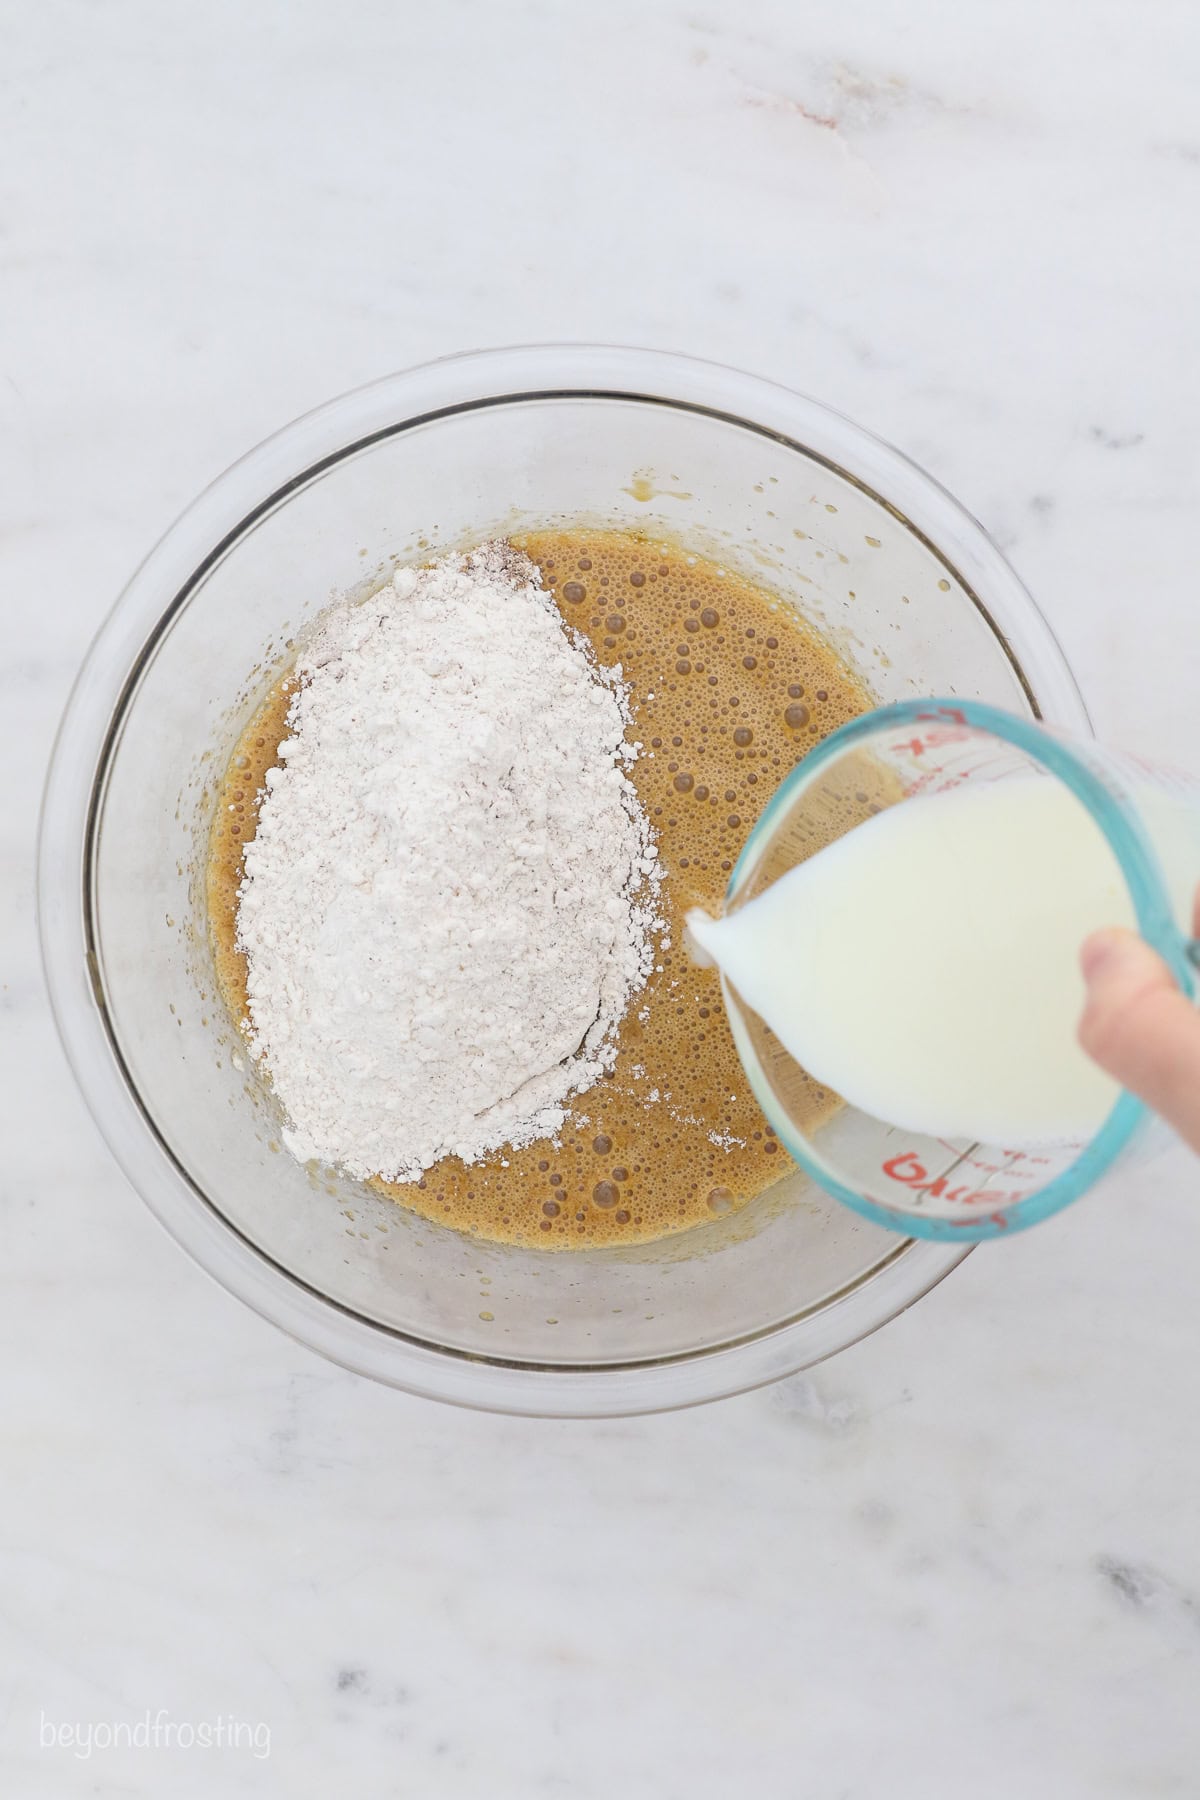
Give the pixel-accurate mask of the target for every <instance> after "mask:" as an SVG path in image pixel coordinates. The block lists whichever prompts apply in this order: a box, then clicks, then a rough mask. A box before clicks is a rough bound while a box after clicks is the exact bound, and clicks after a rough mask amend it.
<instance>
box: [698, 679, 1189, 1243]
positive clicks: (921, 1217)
mask: <svg viewBox="0 0 1200 1800" xmlns="http://www.w3.org/2000/svg"><path fill="white" fill-rule="evenodd" d="M1031 776H1037V777H1040V778H1041V779H1048V780H1052V781H1058V782H1061V783H1063V784H1064V785H1065V787H1066V788H1067V789H1068V790H1069V791H1070V793H1071V794H1072V795H1073V796H1074V798H1075V800H1076V801H1077V802H1078V803H1079V804H1080V805H1081V806H1082V807H1084V808H1086V809H1087V811H1088V812H1089V813H1090V814H1091V816H1092V818H1093V819H1094V821H1095V823H1096V824H1097V825H1098V826H1099V828H1100V830H1101V831H1102V832H1103V833H1104V836H1105V838H1106V839H1107V840H1108V844H1109V846H1110V848H1111V849H1112V851H1113V854H1114V856H1115V858H1116V861H1117V864H1118V867H1119V869H1120V873H1121V877H1122V879H1123V880H1124V882H1125V884H1126V887H1127V889H1128V894H1129V900H1130V909H1131V912H1132V914H1133V917H1134V918H1135V919H1136V922H1137V927H1138V930H1139V931H1140V933H1141V935H1142V937H1143V938H1144V939H1145V940H1146V942H1147V943H1148V944H1149V945H1150V946H1151V947H1152V948H1153V949H1154V950H1156V951H1157V952H1158V953H1159V955H1160V956H1161V957H1162V958H1163V959H1164V961H1165V962H1166V963H1167V965H1168V967H1169V968H1170V970H1171V972H1172V974H1173V975H1174V977H1175V979H1176V981H1177V982H1178V984H1179V986H1180V987H1181V989H1182V990H1183V991H1184V992H1185V993H1186V994H1187V995H1188V996H1189V997H1194V995H1195V982H1196V965H1197V962H1200V955H1198V947H1197V944H1196V942H1194V941H1193V940H1192V939H1191V938H1190V937H1189V932H1190V930H1191V918H1190V914H1189V916H1187V917H1183V916H1181V912H1180V906H1181V902H1180V901H1179V899H1178V889H1179V887H1180V882H1179V879H1178V875H1179V871H1180V867H1181V861H1182V865H1183V867H1184V870H1185V871H1187V872H1190V885H1191V886H1194V884H1195V883H1196V882H1197V881H1200V782H1196V781H1193V780H1192V779H1191V778H1190V777H1188V776H1185V775H1179V774H1176V773H1174V772H1172V771H1166V770H1161V769H1158V768H1154V767H1152V766H1150V765H1148V764H1144V763H1142V762H1140V761H1138V760H1137V759H1135V758H1132V757H1128V756H1124V755H1120V754H1117V753H1114V752H1112V751H1109V750H1107V749H1104V748H1101V747H1100V746H1098V745H1095V744H1092V743H1088V742H1085V741H1082V740H1079V739H1076V738H1068V737H1065V736H1062V735H1060V734H1058V733H1056V732H1054V731H1051V730H1048V729H1046V728H1045V727H1044V726H1040V725H1036V724H1033V723H1031V722H1030V721H1028V720H1027V719H1022V718H1017V717H1016V716H1014V715H1011V714H1009V713H1006V712H1002V711H1000V710H999V709H998V708H996V707H992V706H987V705H983V704H982V703H980V702H977V701H971V700H962V701H960V700H954V699H947V700H941V699H935V700H922V701H903V702H900V703H899V704H896V705H892V706H883V707H880V708H878V709H877V710H875V711H873V712H870V713H867V714H865V715H864V716H863V717H862V718H859V719H855V720H854V721H852V722H851V723H850V724H849V725H846V726H843V727H842V729H841V730H839V731H836V732H834V733H833V734H832V735H831V736H830V737H828V738H826V739H824V741H823V742H821V743H820V744H818V745H817V746H816V747H815V748H814V749H813V750H812V751H811V752H810V753H809V754H808V756H806V757H805V759H804V760H803V762H801V763H799V764H798V765H797V767H796V768H795V769H793V770H792V772H791V774H790V775H788V776H787V778H786V779H785V780H784V782H783V783H782V785H781V786H780V788H779V789H778V791H777V792H776V794H775V795H774V797H773V799H772V800H771V801H770V803H769V804H768V806H767V808H766V810H765V811H764V812H763V814H762V817H761V818H760V819H759V821H758V823H757V824H756V826H755V827H754V830H753V831H752V832H751V834H750V837H749V839H748V841H747V843H746V846H745V848H744V850H743V851H742V854H741V857H740V858H739V860H738V862H737V865H736V867H735V868H734V870H733V874H732V876H731V878H730V882H729V888H728V891H727V893H726V898H725V912H726V914H730V913H732V912H734V911H736V910H737V909H738V908H740V907H742V906H744V905H746V904H747V903H748V902H749V901H751V900H753V899H755V898H756V897H757V896H758V895H759V894H761V893H762V892H764V890H765V889H766V888H768V887H770V886H771V885H772V884H773V883H774V882H775V881H777V880H778V879H779V878H780V876H782V875H784V874H786V873H787V871H788V870H789V869H791V868H793V867H794V866H795V865H796V864H797V863H800V862H803V861H805V860H806V859H807V858H808V857H809V856H812V855H814V854H815V853H816V852H817V851H818V850H820V849H822V848H823V847H824V846H825V845H827V844H829V843H831V842H832V841H834V840H835V839H837V838H839V837H841V836H843V835H844V834H845V833H846V832H848V831H851V830H853V829H854V828H855V827H856V826H857V825H859V824H862V823H863V822H864V821H865V820H866V819H867V818H868V817H870V816H871V815H872V814H874V813H877V812H879V811H880V810H881V809H882V808H884V807H887V806H894V805H904V804H905V802H906V801H908V800H910V799H913V798H916V797H917V796H918V795H928V794H937V793H942V792H946V791H948V790H952V789H955V788H961V787H963V786H965V785H966V784H968V783H981V782H989V783H990V782H1001V781H1011V780H1028V779H1029V778H1030V777H1031ZM1164 862H1165V863H1167V864H1169V865H1170V867H1171V868H1172V870H1173V871H1174V874H1175V881H1174V886H1175V888H1176V890H1177V898H1176V905H1175V906H1174V907H1173V905H1172V900H1171V896H1170V892H1169V888H1168V882H1167V879H1166V877H1165V875H1164ZM964 875H965V870H964ZM912 879H913V880H914V881H918V882H919V881H920V879H921V875H920V870H919V869H914V870H913V874H912ZM1030 879H1031V880H1034V881H1052V880H1053V879H1054V869H1053V867H1052V866H1047V867H1045V868H1041V869H1033V870H1031V871H1030ZM1184 885H1185V886H1186V885H1189V884H1188V883H1185V884H1184ZM722 989H723V993H724V998H725V1006H726V1010H727V1012H728V1015H729V1020H730V1024H731V1027H732V1030H733V1035H734V1040H735V1042H736V1045H737V1049H738V1054H739V1055H740V1057H741V1059H742V1063H743V1065H744V1067H745V1070H746V1074H747V1076H748V1078H749V1080H750V1083H751V1086H752V1087H753V1089H754V1092H755V1094H756V1096H757V1098H758V1101H759V1104H760V1105H761V1106H762V1109H763V1111H764V1113H765V1114H766V1116H767V1118H768V1119H769V1121H770V1122H771V1124H772V1126H773V1127H774V1128H775V1130H776V1132H777V1134H778V1136H779V1138H780V1141H781V1142H782V1143H783V1145H784V1147H785V1148H786V1149H787V1150H788V1151H789V1152H790V1153H791V1155H792V1156H793V1158H794V1159H795V1160H796V1162H797V1163H799V1164H800V1166H801V1167H802V1168H803V1169H805V1170H806V1171H807V1172H808V1174H809V1175H811V1176H812V1177H813V1178H814V1180H816V1181H817V1182H819V1183H820V1185H821V1186H822V1187H823V1188H825V1189H826V1190H827V1191H828V1192H829V1193H830V1194H833V1195H834V1196H835V1197H836V1198H837V1199H839V1200H841V1201H843V1202H844V1203H845V1204H846V1205H847V1206H850V1207H852V1208H853V1209H854V1210H855V1211H856V1212H859V1213H861V1214H862V1215H863V1216H864V1217H866V1218H869V1219H872V1220H874V1221H875V1222H876V1223H877V1224H880V1225H885V1226H887V1227H889V1228H890V1229H891V1230H893V1231H898V1232H902V1233H903V1234H904V1235H905V1236H907V1237H924V1238H937V1239H942V1240H945V1241H964V1240H966V1241H970V1240H978V1239H983V1238H990V1237H996V1236H998V1235H1000V1234H1002V1233H1005V1232H1010V1231H1012V1230H1019V1229H1021V1228H1023V1227H1025V1226H1027V1225H1033V1224H1036V1223H1037V1222H1038V1221H1039V1220H1041V1219H1045V1218H1048V1217H1049V1216H1050V1214H1051V1213H1055V1212H1058V1211H1059V1210H1060V1209H1061V1208H1062V1207H1064V1206H1066V1205H1068V1204H1069V1202H1070V1201H1072V1200H1075V1199H1077V1198H1078V1197H1079V1195H1080V1194H1082V1193H1083V1192H1084V1191H1085V1190H1086V1189H1087V1188H1089V1187H1091V1186H1092V1185H1093V1183H1095V1182H1096V1181H1098V1180H1099V1179H1100V1177H1101V1176H1102V1175H1104V1174H1106V1173H1107V1172H1108V1171H1109V1170H1110V1169H1112V1168H1113V1167H1114V1166H1115V1165H1116V1164H1117V1163H1118V1162H1123V1161H1126V1160H1128V1159H1130V1158H1131V1157H1133V1156H1134V1155H1138V1154H1141V1155H1144V1154H1145V1153H1146V1152H1147V1151H1148V1150H1150V1149H1153V1148H1155V1147H1156V1145H1157V1143H1158V1142H1159V1141H1164V1140H1165V1139H1166V1136H1167V1134H1166V1132H1165V1128H1162V1127H1158V1126H1156V1125H1155V1122H1154V1121H1152V1120H1151V1117H1150V1115H1149V1113H1148V1112H1147V1110H1146V1108H1145V1107H1144V1106H1143V1105H1142V1103H1141V1102H1140V1101H1139V1100H1137V1099H1136V1098H1135V1097H1134V1096H1133V1095H1132V1094H1129V1093H1121V1094H1120V1095H1119V1097H1118V1098H1117V1100H1116V1102H1115V1104H1114V1105H1113V1107H1112V1109H1111V1111H1110V1112H1109V1114H1108V1116H1107V1118H1106V1119H1105V1120H1104V1122H1103V1124H1102V1125H1101V1127H1100V1128H1099V1130H1098V1131H1096V1132H1095V1134H1094V1135H1093V1136H1091V1137H1090V1138H1089V1139H1087V1140H1085V1141H1076V1142H1070V1143H1056V1144H1054V1145H1052V1146H1049V1147H1047V1146H1046V1145H1044V1144H1038V1145H1025V1146H1022V1145H1020V1144H1016V1145H1014V1144H1011V1143H1006V1144H1003V1145H1001V1144H989V1143H983V1142H978V1141H972V1140H970V1139H966V1138H959V1139H955V1138H934V1137H929V1136H923V1135H921V1134H920V1133H917V1132H912V1131H907V1130H905V1129H902V1128H901V1127H899V1126H897V1125H895V1124H892V1123H889V1122H888V1121H887V1120H885V1119H881V1118H875V1117H872V1116H871V1115H870V1114H869V1113H866V1112H864V1111H862V1110H860V1109H859V1108H857V1107H855V1106H854V1105H852V1104H851V1103H850V1102H848V1101H843V1102H842V1104H841V1105H840V1106H838V1107H836V1108H835V1109H833V1110H832V1112H830V1110H829V1108H828V1107H827V1106H825V1107H822V1108H815V1107H814V1106H813V1094H814V1088H815V1087H816V1085H817V1084H816V1083H815V1082H814V1079H813V1077H812V1076H811V1075H810V1074H809V1073H808V1071H806V1070H805V1069H803V1068H802V1067H801V1066H800V1065H799V1064H798V1063H797V1062H795V1061H794V1060H793V1058H792V1057H791V1056H790V1055H789V1053H788V1052H787V1051H786V1050H785V1049H784V1047H783V1045H782V1044H781V1043H780V1042H779V1040H778V1038H776V1037H775V1035H774V1033H773V1032H772V1031H771V1030H770V1029H769V1027H768V1026H767V1025H766V1024H765V1023H764V1021H763V1020H762V1019H761V1018H759V1017H758V1015H757V1014H756V1013H754V1012H753V1011H751V1010H750V1008H749V1007H747V1006H746V1004H745V1003H744V1002H743V1001H742V1000H741V998H740V997H739V995H738V994H737V992H736V990H735V989H734V988H733V987H732V986H731V984H730V983H729V982H728V981H727V980H726V979H725V978H724V976H723V977H722ZM979 1029H980V1031H981V1032H985V1031H986V1030H987V1019H986V1017H983V1016H981V1017H980V1020H979ZM962 1052H963V1055H964V1056H967V1057H969V1056H970V1045H969V1044H964V1045H963V1046H962ZM806 1118H808V1119H811V1118H816V1120H817V1122H816V1123H815V1124H811V1125H810V1124H807V1123H805V1120H806Z"/></svg>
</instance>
